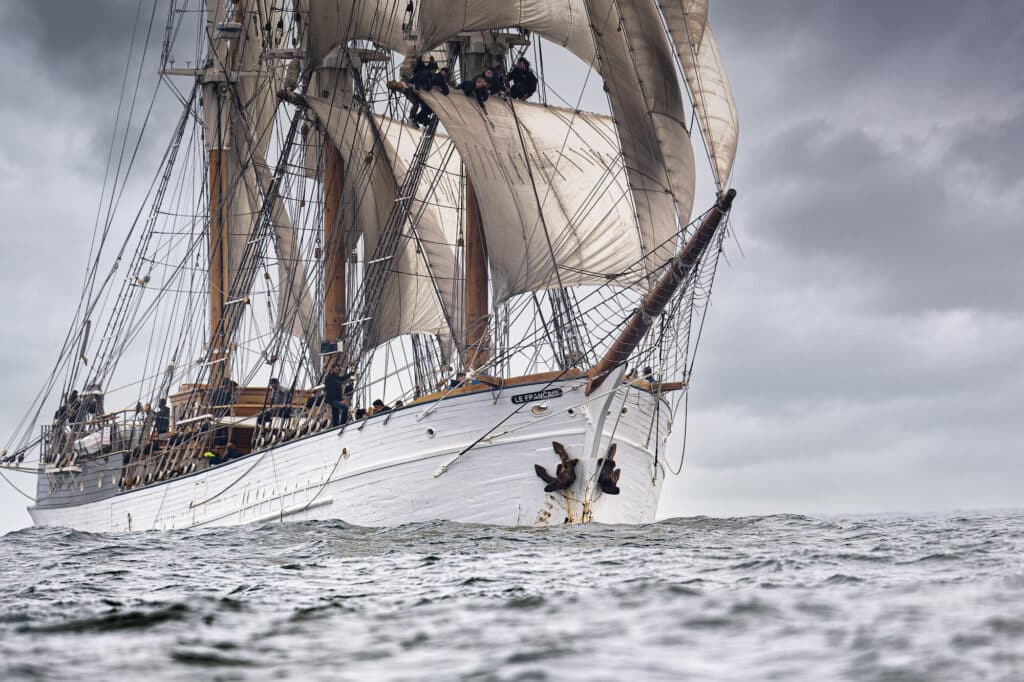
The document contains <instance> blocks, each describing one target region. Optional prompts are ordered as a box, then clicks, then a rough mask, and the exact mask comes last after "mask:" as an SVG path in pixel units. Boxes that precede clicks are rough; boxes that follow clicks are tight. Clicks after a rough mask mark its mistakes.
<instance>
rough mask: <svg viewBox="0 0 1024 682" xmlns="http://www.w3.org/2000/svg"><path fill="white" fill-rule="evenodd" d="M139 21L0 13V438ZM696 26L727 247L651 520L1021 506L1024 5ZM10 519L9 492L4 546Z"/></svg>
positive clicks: (79, 237)
mask: <svg viewBox="0 0 1024 682" xmlns="http://www.w3.org/2000/svg"><path fill="white" fill-rule="evenodd" d="M137 9H138V5H137V4H134V6H133V3H132V2H130V1H129V0H93V1H91V2H89V3H82V2H80V1H79V0H47V1H46V2H35V1H33V0H16V1H14V2H7V3H4V4H3V6H2V7H0V60H2V63H4V64H5V67H6V68H5V69H3V70H2V72H0V87H2V90H3V92H4V93H5V96H4V97H3V98H0V202H2V204H3V206H4V207H5V211H4V225H3V228H2V230H3V231H2V234H3V248H0V286H2V288H3V291H4V292H5V293H6V295H5V296H3V297H2V298H0V315H2V319H4V321H5V324H4V325H3V326H2V327H0V376H2V378H3V382H4V386H5V390H3V391H2V392H0V436H2V439H0V440H4V441H6V440H7V438H8V436H9V435H10V434H11V433H12V432H13V430H14V429H15V427H16V426H17V424H18V422H19V421H20V419H21V416H22V414H23V413H24V411H25V407H26V405H27V404H28V403H29V402H30V401H31V397H32V396H33V395H34V394H35V391H36V390H38V388H39V386H41V385H42V383H43V381H44V380H45V378H46V375H47V373H48V371H49V368H50V366H51V365H52V363H53V361H54V360H55V358H56V355H57V351H58V348H59V344H60V342H61V341H62V339H63V336H64V333H65V332H66V329H67V326H68V324H69V321H70V319H71V317H72V315H73V312H74V309H75V306H76V304H77V301H78V295H79V291H80V285H81V280H82V277H83V275H84V269H85V263H86V257H87V254H88V250H89V242H90V238H91V235H92V228H93V224H94V222H95V218H96V211H97V206H98V205H99V196H100V192H101V190H102V184H103V177H104V167H105V163H106V158H107V150H108V148H109V145H110V136H111V134H112V132H113V121H114V117H115V112H116V107H117V103H118V95H119V92H120V89H121V82H122V78H123V77H124V62H125V57H126V54H127V52H128V46H129V41H130V39H131V34H132V26H133V24H134V22H135V16H136V11H137ZM160 11H161V12H162V10H160ZM162 20H163V16H160V15H158V18H157V26H158V27H159V26H161V21H162ZM711 22H712V25H713V26H714V29H715V33H716V35H717V37H718V41H719V44H720V46H721V50H722V54H723V58H724V61H725V65H726V68H727V70H728V73H729V77H730V80H731V81H732V85H733V89H734V91H735V95H736V102H737V107H738V110H739V113H740V128H741V133H740V144H739V151H738V154H737V161H736V166H735V171H734V174H733V182H732V184H733V186H734V187H736V189H737V190H738V192H739V196H738V198H737V201H736V204H735V208H734V211H733V216H732V224H733V230H734V233H735V238H734V239H732V240H731V241H730V242H729V243H728V245H727V250H726V256H727V260H728V263H727V264H726V265H725V267H723V268H721V269H720V271H719V275H718V280H717V281H716V284H715V291H714V296H713V301H712V306H711V310H710V313H709V318H708V322H707V325H706V327H705V332H704V336H703V339H702V342H701V347H700V351H699V355H698V359H697V364H696V369H695V374H694V377H693V381H692V384H691V389H690V399H689V413H688V420H687V422H686V423H687V439H686V442H687V445H686V450H685V461H684V464H683V473H682V475H681V476H680V477H679V478H676V479H672V480H670V481H669V482H668V483H667V484H666V486H665V490H664V493H663V496H662V504H661V507H660V509H659V516H661V517H667V516H679V515H687V516H690V515H709V516H736V515H747V514H765V513H801V514H844V513H864V514H871V513H883V512H932V511H940V512H941V511H953V510H963V509H981V508H1007V507H1020V506H1022V493H1021V491H1022V490H1024V418H1022V417H1024V414H1022V413H1024V362H1022V359H1024V274H1022V273H1024V268H1022V267H1021V265H1020V263H1019V261H1020V259H1021V254H1022V253H1024V230H1022V229H1021V227H1022V222H1024V162H1022V161H1021V158H1022V155H1024V70H1022V69H1021V64H1024V7H1022V6H1021V5H1020V3H1019V1H1017V0H987V1H986V0H982V1H979V2H973V3H964V2H960V1H953V0H928V1H926V2H925V1H911V0H902V1H901V2H891V1H888V0H868V1H860V2H853V1H852V0H772V1H765V0H744V1H741V0H728V1H726V0H717V1H716V0H711ZM158 38H159V37H158ZM560 64H561V63H560V62H559V61H557V60H556V61H555V64H554V65H549V69H551V70H553V71H554V73H552V74H551V77H552V79H555V78H559V77H561V78H562V79H563V80H564V79H565V78H568V77H570V74H572V73H575V72H574V71H573V70H572V67H571V66H566V67H565V72H564V73H562V74H559V73H558V72H557V71H558V69H559V68H562V67H561V66H560ZM155 68H156V65H155V62H152V61H151V62H149V63H148V64H147V65H146V69H148V70H144V72H143V74H142V76H143V83H146V84H148V85H147V87H152V84H153V82H154V81H155ZM135 76H136V74H134V73H133V74H131V79H134V78H135ZM129 82H131V81H129ZM163 101H164V103H169V102H168V100H166V99H165V100H163ZM588 103H589V101H588V102H585V105H586V104H588ZM177 113H178V110H177V108H176V107H173V106H167V107H158V108H157V110H155V111H154V113H153V119H152V122H151V126H153V129H159V128H160V127H161V126H162V127H163V130H165V131H169V125H170V124H169V122H170V121H173V119H174V117H175V116H176V115H177ZM166 137H167V136H166V135H162V134H160V135H157V136H156V138H157V139H156V142H155V143H154V144H152V145H150V146H146V147H144V148H143V149H142V153H141V155H140V157H139V159H138V160H137V161H136V163H137V167H138V168H139V169H140V173H139V176H140V178H142V179H144V180H145V181H146V182H148V181H149V179H151V177H152V173H153V172H154V169H155V166H156V161H157V155H158V154H159V153H160V152H161V151H162V149H163V144H164V143H165V140H166ZM138 190H139V186H136V185H132V186H130V187H129V188H128V190H127V191H126V199H125V204H126V205H130V200H131V198H132V197H133V196H135V195H136V193H137V192H138ZM711 200H712V198H711V197H710V196H709V195H707V194H706V193H705V194H704V195H703V196H701V195H698V200H697V207H698V209H700V208H701V207H706V206H707V205H709V204H710V202H711ZM132 208H134V207H132ZM131 213H132V211H127V210H126V211H125V213H124V215H125V216H128V215H129V214H131ZM679 426H681V424H680V425H679ZM677 442H678V441H677ZM674 454H675V455H676V456H677V457H678V456H679V455H680V454H681V452H680V451H679V449H678V448H677V449H676V452H674ZM14 481H15V482H16V483H17V484H18V485H20V486H21V487H22V488H23V489H27V490H31V486H32V482H31V480H29V479H28V478H27V477H24V476H21V477H15V479H14ZM25 504H26V501H25V500H24V499H23V498H21V497H20V496H19V495H18V494H17V493H16V492H14V491H12V490H11V489H10V488H9V487H8V486H7V484H6V483H4V482H3V481H0V531H3V530H8V529H12V528H17V527H20V526H22V525H25V524H27V523H29V519H28V516H27V514H26V513H25V512H24V507H25Z"/></svg>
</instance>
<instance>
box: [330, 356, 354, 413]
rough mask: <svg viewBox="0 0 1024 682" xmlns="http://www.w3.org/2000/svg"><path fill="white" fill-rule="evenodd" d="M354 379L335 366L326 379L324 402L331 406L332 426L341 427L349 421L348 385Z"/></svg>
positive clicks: (349, 373) (348, 373)
mask: <svg viewBox="0 0 1024 682" xmlns="http://www.w3.org/2000/svg"><path fill="white" fill-rule="evenodd" d="M351 379H352V373H351V372H347V373H345V374H342V373H341V367H339V366H338V365H335V366H334V367H332V368H331V371H330V372H328V373H327V376H326V377H324V402H326V403H327V404H328V405H330V406H331V425H332V426H339V425H341V424H344V423H345V422H347V421H348V404H347V403H346V402H345V388H346V384H347V383H348V382H349V381H350V380H351Z"/></svg>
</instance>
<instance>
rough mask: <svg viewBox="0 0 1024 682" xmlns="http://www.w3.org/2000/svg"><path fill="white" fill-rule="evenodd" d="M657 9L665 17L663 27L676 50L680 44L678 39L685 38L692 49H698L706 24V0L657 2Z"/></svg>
mask: <svg viewBox="0 0 1024 682" xmlns="http://www.w3.org/2000/svg"><path fill="white" fill-rule="evenodd" d="M658 9H660V10H661V14H662V16H664V17H665V25H666V26H668V29H669V32H670V33H671V34H672V40H673V42H675V43H676V46H677V49H678V46H679V45H680V44H681V43H680V42H679V40H678V37H683V38H685V39H686V40H687V41H688V42H687V44H688V45H692V46H693V47H694V49H700V42H701V40H702V39H703V38H704V27H705V26H707V23H708V0H658ZM677 36H678V37H677Z"/></svg>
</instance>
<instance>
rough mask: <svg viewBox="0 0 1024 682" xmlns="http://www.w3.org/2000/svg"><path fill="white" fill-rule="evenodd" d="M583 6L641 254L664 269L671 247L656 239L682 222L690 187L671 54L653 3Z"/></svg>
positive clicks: (634, 0)
mask: <svg viewBox="0 0 1024 682" xmlns="http://www.w3.org/2000/svg"><path fill="white" fill-rule="evenodd" d="M586 5H587V10H588V13H589V16H590V22H591V27H592V29H593V34H594V41H595V45H596V47H597V53H598V57H599V59H600V61H601V73H602V76H603V77H604V81H605V87H606V89H607V91H608V98H609V101H610V103H611V109H612V114H613V116H614V117H615V124H616V129H617V130H618V135H619V140H620V143H621V145H622V157H623V159H624V161H625V164H626V170H627V174H628V177H629V186H630V189H631V191H632V193H633V198H634V201H635V205H636V212H637V217H638V220H639V224H640V228H641V234H642V235H643V237H644V248H645V250H646V251H648V252H651V253H652V258H653V259H654V260H656V261H659V262H664V261H665V260H667V259H668V258H669V257H671V255H672V253H673V252H674V250H675V244H674V243H673V242H671V241H669V242H666V241H664V240H662V239H659V235H660V234H663V233H664V232H665V231H666V230H667V229H669V228H667V227H666V225H670V226H672V229H673V230H674V228H675V226H676V219H677V214H678V219H679V222H680V223H681V224H685V223H686V222H688V221H689V217H690V212H691V210H692V208H693V194H694V187H695V182H696V180H695V173H694V160H693V148H692V146H691V145H690V139H689V135H688V133H687V130H686V126H685V123H684V121H685V118H686V111H685V109H684V106H683V98H682V93H681V92H680V90H679V85H678V83H677V81H676V79H675V78H674V77H672V74H674V72H675V67H674V64H675V61H674V58H673V55H672V48H671V47H670V46H669V44H668V39H667V37H666V36H665V31H664V29H663V27H662V24H661V18H660V16H659V15H658V10H657V8H656V7H655V6H654V2H653V0H617V1H616V0H586Z"/></svg>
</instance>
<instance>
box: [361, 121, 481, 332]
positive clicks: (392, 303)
mask: <svg viewBox="0 0 1024 682" xmlns="http://www.w3.org/2000/svg"><path fill="white" fill-rule="evenodd" d="M377 122H378V126H379V128H380V130H381V131H382V134H383V136H384V143H385V147H386V149H387V153H388V157H389V158H390V159H391V164H392V167H393V168H394V172H395V176H396V178H397V180H398V182H401V180H402V178H403V177H404V176H405V173H406V171H407V170H408V169H409V166H410V165H411V163H412V160H413V157H414V156H415V154H416V147H417V145H418V143H419V139H420V134H419V133H418V132H417V131H416V130H415V129H414V128H412V127H410V126H406V125H403V124H402V123H400V122H398V121H394V120H392V119H384V118H378V119H377ZM451 144H452V143H451V141H450V140H449V139H448V138H447V137H446V136H444V135H440V134H435V136H434V144H433V147H432V148H431V153H430V155H429V156H428V157H427V161H426V165H427V167H426V169H425V170H424V172H423V179H422V181H421V182H420V186H419V188H418V190H417V201H416V202H414V203H413V207H412V212H411V218H412V219H413V220H415V221H416V227H415V232H413V231H412V230H411V225H410V226H409V227H407V234H408V240H407V241H406V242H404V244H405V245H404V247H403V248H402V251H401V253H400V254H399V256H398V260H397V262H396V263H395V268H394V270H393V271H392V273H391V277H389V278H388V285H387V288H385V290H384V297H383V301H382V303H381V309H380V311H379V315H378V317H377V319H376V320H375V324H376V336H375V338H376V340H377V342H378V343H382V342H383V341H385V340H387V339H392V338H395V337H396V336H400V335H402V334H436V335H439V336H449V335H450V334H451V333H452V331H454V332H455V333H456V335H458V336H461V332H460V329H461V322H462V314H461V309H462V306H461V301H460V300H459V299H458V298H457V296H456V291H457V287H456V280H457V278H458V273H456V271H455V265H456V263H455V242H456V240H457V239H458V227H459V206H460V204H461V197H460V196H459V195H460V193H461V182H460V177H461V170H462V169H461V162H460V160H459V156H458V154H455V153H451V154H449V153H448V150H449V148H450V146H451ZM442 305H443V306H444V308H442ZM445 312H447V314H448V318H449V319H448V320H447V321H446V319H445V316H444V313H445ZM449 322H450V323H451V324H452V325H453V326H454V327H455V329H454V330H451V329H450V328H449Z"/></svg>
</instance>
